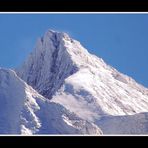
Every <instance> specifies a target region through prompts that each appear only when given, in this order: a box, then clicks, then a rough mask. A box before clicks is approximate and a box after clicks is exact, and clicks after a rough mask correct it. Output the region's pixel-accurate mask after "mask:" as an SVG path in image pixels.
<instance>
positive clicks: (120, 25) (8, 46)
mask: <svg viewBox="0 0 148 148" xmlns="http://www.w3.org/2000/svg"><path fill="white" fill-rule="evenodd" d="M48 29H54V30H58V31H65V32H68V33H69V34H70V35H71V36H72V37H73V38H75V39H77V40H79V41H80V42H81V43H82V45H84V47H86V48H87V49H88V50H89V51H90V52H91V53H94V54H96V55H97V56H99V57H101V58H103V59H104V60H105V61H106V62H107V63H108V64H110V65H112V66H113V67H115V68H116V69H117V70H119V71H120V72H123V73H124V74H127V75H129V76H131V77H133V78H134V79H135V80H136V81H138V82H139V83H141V84H143V85H145V86H146V87H148V14H0V67H7V68H14V67H17V66H19V65H20V64H21V63H22V62H23V61H24V59H25V58H26V57H27V55H28V54H29V53H30V52H31V50H32V49H33V47H34V46H35V43H36V40H37V38H38V37H40V36H42V35H43V34H44V32H45V31H47V30H48Z"/></svg>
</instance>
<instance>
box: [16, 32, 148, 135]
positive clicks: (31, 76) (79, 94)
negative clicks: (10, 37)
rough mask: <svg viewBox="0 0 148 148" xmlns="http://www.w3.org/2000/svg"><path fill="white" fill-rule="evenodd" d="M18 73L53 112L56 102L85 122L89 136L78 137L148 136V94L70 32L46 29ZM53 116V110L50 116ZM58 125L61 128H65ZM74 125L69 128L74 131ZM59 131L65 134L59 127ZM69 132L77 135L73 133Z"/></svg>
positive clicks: (146, 90) (69, 123)
mask: <svg viewBox="0 0 148 148" xmlns="http://www.w3.org/2000/svg"><path fill="white" fill-rule="evenodd" d="M15 71H16V73H17V76H18V77H19V79H22V80H21V81H23V82H24V81H25V82H26V83H27V84H26V85H28V86H29V87H32V89H35V90H34V91H35V92H36V93H37V94H38V95H40V96H42V97H43V98H44V99H45V100H48V101H49V102H50V103H49V104H51V105H50V107H49V108H52V103H53V104H58V105H59V106H62V107H63V108H65V110H67V111H66V113H67V112H69V114H74V115H75V116H76V117H77V118H79V121H80V120H81V121H83V123H85V124H83V128H84V129H87V130H88V131H89V132H86V131H87V130H85V132H82V130H80V131H79V133H88V134H92V133H99V134H100V133H101V131H102V132H103V133H104V134H147V133H148V127H147V123H148V114H147V112H148V89H147V88H145V87H143V86H142V85H140V84H138V83H137V82H136V81H135V80H133V79H132V78H131V77H128V76H127V75H124V74H122V73H120V72H119V71H117V70H116V69H114V68H113V67H111V66H109V65H107V64H106V63H105V62H104V61H103V60H102V59H101V58H99V57H97V56H95V55H92V54H90V53H89V52H88V51H87V50H86V49H85V48H84V47H83V46H82V45H81V44H80V42H78V41H76V40H74V39H72V38H71V37H70V36H69V35H67V34H66V33H60V32H56V31H52V30H48V31H47V32H46V33H45V34H44V36H43V37H41V38H39V39H38V41H37V43H36V46H35V48H34V50H33V51H32V53H31V54H30V55H29V57H28V58H27V59H26V61H25V62H24V64H23V65H22V66H21V67H20V68H18V69H16V70H15ZM53 106H54V105H53ZM46 109H47V108H46ZM40 110H41V111H42V110H45V108H44V107H41V109H40ZM47 110H48V109H47ZM52 111H53V112H54V109H53V110H51V111H49V112H51V113H52ZM49 112H48V113H46V116H47V117H48V114H50V113H49ZM66 113H65V114H66ZM43 114H44V113H43ZM58 114H59V113H58ZM63 114H64V113H63ZM42 116H43V117H44V116H45V115H42V113H41V114H40V116H38V118H39V119H40V121H41V122H42V118H41V117H42ZM58 116H60V119H61V120H62V122H63V120H64V119H67V117H65V118H61V114H60V115H58ZM47 117H45V118H47ZM58 119H59V118H58ZM72 119H73V118H72ZM69 120H70V119H69ZM48 121H50V120H48ZM56 121H57V123H58V124H57V126H58V127H61V126H63V125H60V123H59V121H58V120H56ZM64 121H65V120H64ZM65 122H66V121H65ZM44 123H45V122H44ZM72 123H73V122H72V121H69V122H68V123H67V124H68V125H69V126H72V127H74V125H75V124H72ZM81 123H82V122H81ZM87 123H88V124H89V125H90V126H87ZM47 124H48V123H47ZM47 124H46V125H47ZM68 125H66V126H68ZM89 127H91V128H89ZM99 128H100V129H101V130H99ZM45 129H46V128H45ZM47 129H48V128H47ZM66 129H67V127H66ZM90 129H93V132H92V133H91V132H90ZM58 130H59V133H60V132H61V133H64V132H65V133H66V130H64V131H61V128H60V129H59V128H58ZM49 133H50V132H49ZM68 133H70V132H69V130H68ZM71 133H73V134H75V133H76V132H75V130H72V132H71Z"/></svg>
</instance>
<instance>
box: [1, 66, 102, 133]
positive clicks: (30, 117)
mask: <svg viewBox="0 0 148 148" xmlns="http://www.w3.org/2000/svg"><path fill="white" fill-rule="evenodd" d="M101 133H102V132H101V130H100V129H99V128H98V127H97V126H96V125H94V124H93V123H89V122H88V121H86V120H83V119H81V118H80V117H78V116H76V115H75V114H74V113H71V112H70V111H68V110H67V109H65V108H64V107H63V106H62V105H60V104H57V103H54V102H50V101H49V100H47V99H45V98H44V97H43V96H41V95H39V94H38V93H37V92H36V91H35V90H34V89H33V88H32V87H31V86H29V85H27V84H26V83H25V82H24V81H23V80H21V79H20V78H19V77H18V76H17V75H16V74H15V72H14V71H12V70H6V69H0V134H26V135H31V134H101Z"/></svg>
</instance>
